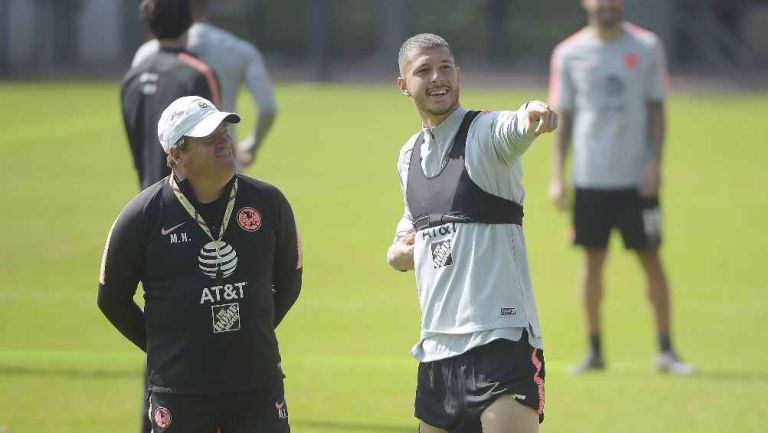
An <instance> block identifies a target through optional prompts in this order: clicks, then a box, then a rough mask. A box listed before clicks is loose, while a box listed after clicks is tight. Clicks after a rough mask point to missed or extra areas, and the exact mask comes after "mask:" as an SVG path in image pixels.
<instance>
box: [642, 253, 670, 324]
mask: <svg viewBox="0 0 768 433" xmlns="http://www.w3.org/2000/svg"><path fill="white" fill-rule="evenodd" d="M637 257H638V258H639V259H640V264H641V265H642V266H643V271H644V272H645V281H646V287H647V290H648V300H649V301H650V303H651V305H652V306H653V313H654V318H655V320H656V331H657V332H658V334H659V335H662V334H666V335H669V286H668V285H667V276H666V275H665V273H664V266H663V265H662V264H661V260H660V259H659V254H658V250H657V249H656V248H649V249H645V250H639V251H638V252H637Z"/></svg>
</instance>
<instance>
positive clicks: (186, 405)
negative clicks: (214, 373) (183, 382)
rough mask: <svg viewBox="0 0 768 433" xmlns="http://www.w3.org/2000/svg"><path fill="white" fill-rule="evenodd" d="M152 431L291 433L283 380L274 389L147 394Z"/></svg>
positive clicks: (182, 432) (158, 432)
mask: <svg viewBox="0 0 768 433" xmlns="http://www.w3.org/2000/svg"><path fill="white" fill-rule="evenodd" d="M148 398H149V413H148V415H149V418H150V420H151V421H152V433H165V432H167V433H174V432H179V433H217V432H220V433H290V431H291V428H290V426H289V425H288V405H287V404H286V402H285V398H284V392H283V385H282V381H281V383H280V385H279V386H278V388H277V389H275V390H274V391H273V392H269V393H265V392H264V391H263V390H252V391H241V392H230V393H221V394H171V393H163V392H151V393H150V394H149V397H148Z"/></svg>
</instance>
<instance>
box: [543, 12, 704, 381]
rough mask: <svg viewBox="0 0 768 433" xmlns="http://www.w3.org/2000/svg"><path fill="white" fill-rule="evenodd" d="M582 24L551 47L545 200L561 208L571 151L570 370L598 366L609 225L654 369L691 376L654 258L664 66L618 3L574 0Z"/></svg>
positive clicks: (650, 38)
mask: <svg viewBox="0 0 768 433" xmlns="http://www.w3.org/2000/svg"><path fill="white" fill-rule="evenodd" d="M582 6H583V7H584V10H585V11H586V12H587V19H588V25H587V26H586V27H585V28H583V29H582V30H580V31H579V32H577V33H576V34H574V35H572V36H571V37H569V38H567V39H566V40H564V41H563V42H561V43H560V44H559V45H558V46H557V47H556V48H555V50H554V53H553V54H552V62H551V64H552V66H551V71H550V74H551V76H550V89H549V90H550V103H552V104H553V105H555V106H556V107H557V109H558V111H559V113H560V115H561V119H562V121H561V122H562V123H561V127H560V131H559V132H558V133H557V136H556V137H557V138H556V144H555V159H554V164H553V174H552V179H551V183H550V189H549V195H550V198H551V199H552V200H553V201H554V202H555V203H556V204H557V205H558V206H560V207H561V208H562V207H564V206H565V197H566V188H565V181H564V173H565V162H566V156H567V152H568V148H569V145H570V142H571V140H573V143H574V146H573V147H574V151H573V161H574V163H573V184H574V187H575V198H574V209H573V228H574V239H573V242H574V244H576V245H579V246H580V247H582V248H583V250H584V265H583V266H584V269H583V273H582V276H581V281H580V285H581V292H582V295H583V303H584V311H585V314H586V325H587V332H588V334H589V351H588V352H587V355H586V356H585V357H584V359H583V360H582V361H581V362H580V363H579V364H577V365H574V366H572V368H571V369H570V372H571V373H574V374H575V373H581V372H584V371H588V370H602V369H604V368H605V362H604V357H603V352H602V335H601V334H602V332H601V320H600V307H601V303H602V298H603V269H604V266H603V265H604V263H605V258H606V253H607V249H608V241H609V238H610V233H611V231H612V229H614V228H617V229H619V231H620V232H621V235H622V238H623V239H624V245H625V247H626V248H627V249H630V250H633V251H635V252H636V254H637V257H638V259H639V262H640V265H641V267H642V270H643V272H644V274H645V280H646V284H647V291H648V297H649V300H650V302H651V305H652V306H653V312H654V318H655V322H656V330H657V332H658V344H659V355H658V359H657V367H658V368H659V370H661V371H663V372H668V373H672V374H691V373H694V372H695V368H694V367H693V366H692V365H691V364H688V363H685V362H683V361H682V360H680V358H679V357H678V356H677V354H676V353H675V351H674V350H673V347H672V341H671V335H670V312H669V310H670V306H669V304H670V302H669V287H668V283H667V278H666V275H665V272H664V266H663V265H662V262H661V260H660V258H659V246H660V244H661V234H662V230H661V209H660V206H659V191H660V187H661V163H662V149H663V145H664V135H665V118H664V99H665V98H666V94H667V86H668V84H667V80H668V76H667V67H666V59H665V55H664V48H663V46H662V44H661V42H660V41H659V39H658V38H657V36H656V35H655V34H653V33H652V32H650V31H647V30H644V29H641V28H639V27H637V26H635V25H633V24H630V23H628V22H624V21H623V20H622V6H623V1H622V0H582Z"/></svg>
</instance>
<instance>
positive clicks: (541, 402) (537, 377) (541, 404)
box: [531, 348, 544, 415]
mask: <svg viewBox="0 0 768 433" xmlns="http://www.w3.org/2000/svg"><path fill="white" fill-rule="evenodd" d="M537 351H538V349H536V348H534V349H533V352H532V353H531V362H532V363H533V366H534V367H536V373H535V374H534V375H533V381H534V382H535V383H536V388H537V390H538V391H539V410H538V412H539V415H541V414H543V413H544V379H542V377H541V376H540V374H541V367H542V365H541V360H540V359H539V357H537V356H536V352H537Z"/></svg>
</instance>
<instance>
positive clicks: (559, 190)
mask: <svg viewBox="0 0 768 433" xmlns="http://www.w3.org/2000/svg"><path fill="white" fill-rule="evenodd" d="M549 199H550V200H551V201H552V203H553V204H554V205H555V207H556V208H557V209H560V210H566V209H567V207H568V206H567V200H566V194H565V183H564V182H563V179H562V178H560V177H553V178H552V180H551V181H550V182H549Z"/></svg>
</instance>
